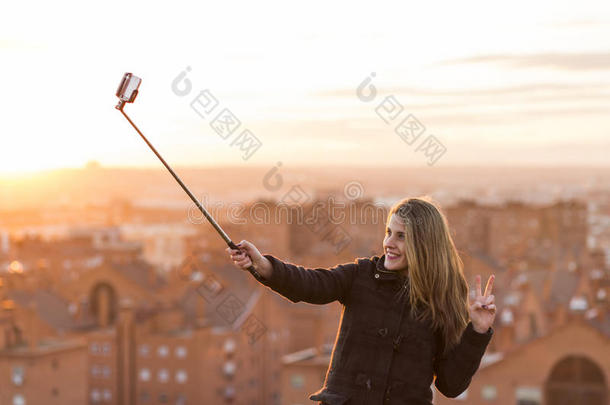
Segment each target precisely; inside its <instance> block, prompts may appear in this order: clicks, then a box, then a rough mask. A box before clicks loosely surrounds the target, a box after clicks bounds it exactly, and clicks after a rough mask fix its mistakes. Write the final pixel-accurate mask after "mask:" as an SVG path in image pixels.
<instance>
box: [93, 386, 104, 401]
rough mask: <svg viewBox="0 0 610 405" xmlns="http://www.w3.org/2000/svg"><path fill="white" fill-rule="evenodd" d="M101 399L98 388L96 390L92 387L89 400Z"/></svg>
mask: <svg viewBox="0 0 610 405" xmlns="http://www.w3.org/2000/svg"><path fill="white" fill-rule="evenodd" d="M101 400H102V394H101V393H100V390H98V389H97V388H94V389H92V390H91V402H93V403H96V404H97V403H98V402H100V401H101Z"/></svg>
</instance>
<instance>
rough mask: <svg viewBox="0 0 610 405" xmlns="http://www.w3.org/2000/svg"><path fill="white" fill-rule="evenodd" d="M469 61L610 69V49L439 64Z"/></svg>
mask: <svg viewBox="0 0 610 405" xmlns="http://www.w3.org/2000/svg"><path fill="white" fill-rule="evenodd" d="M468 63H497V64H502V65H505V66H508V67H510V68H515V69H519V68H521V69H523V68H551V69H557V70H570V71H588V70H610V51H608V52H581V53H540V54H532V55H512V54H497V55H479V56H472V57H468V58H460V59H450V60H446V61H442V62H439V63H438V64H437V65H441V66H447V65H458V64H468Z"/></svg>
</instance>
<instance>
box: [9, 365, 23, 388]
mask: <svg viewBox="0 0 610 405" xmlns="http://www.w3.org/2000/svg"><path fill="white" fill-rule="evenodd" d="M24 379H25V370H24V368H23V367H22V366H13V373H12V375H11V380H12V381H13V384H15V385H16V386H18V387H19V386H21V385H23V380H24Z"/></svg>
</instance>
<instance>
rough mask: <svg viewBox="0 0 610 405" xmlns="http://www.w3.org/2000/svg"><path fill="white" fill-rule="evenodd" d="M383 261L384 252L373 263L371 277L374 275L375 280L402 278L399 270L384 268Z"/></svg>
mask: <svg viewBox="0 0 610 405" xmlns="http://www.w3.org/2000/svg"><path fill="white" fill-rule="evenodd" d="M384 263H385V254H384V255H382V256H381V257H380V258H379V260H377V263H376V264H375V273H374V274H373V277H375V279H376V280H397V279H399V278H402V274H401V272H399V271H396V270H388V269H386V268H385V265H384Z"/></svg>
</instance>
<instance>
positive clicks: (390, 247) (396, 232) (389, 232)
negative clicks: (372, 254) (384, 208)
mask: <svg viewBox="0 0 610 405" xmlns="http://www.w3.org/2000/svg"><path fill="white" fill-rule="evenodd" d="M383 251H384V253H385V264H384V265H385V268H386V269H388V270H401V269H404V268H406V267H407V256H406V254H405V224H404V222H403V221H402V220H401V219H400V217H399V216H397V215H396V214H392V216H391V217H390V221H389V222H388V223H387V224H386V229H385V238H384V239H383Z"/></svg>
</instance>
